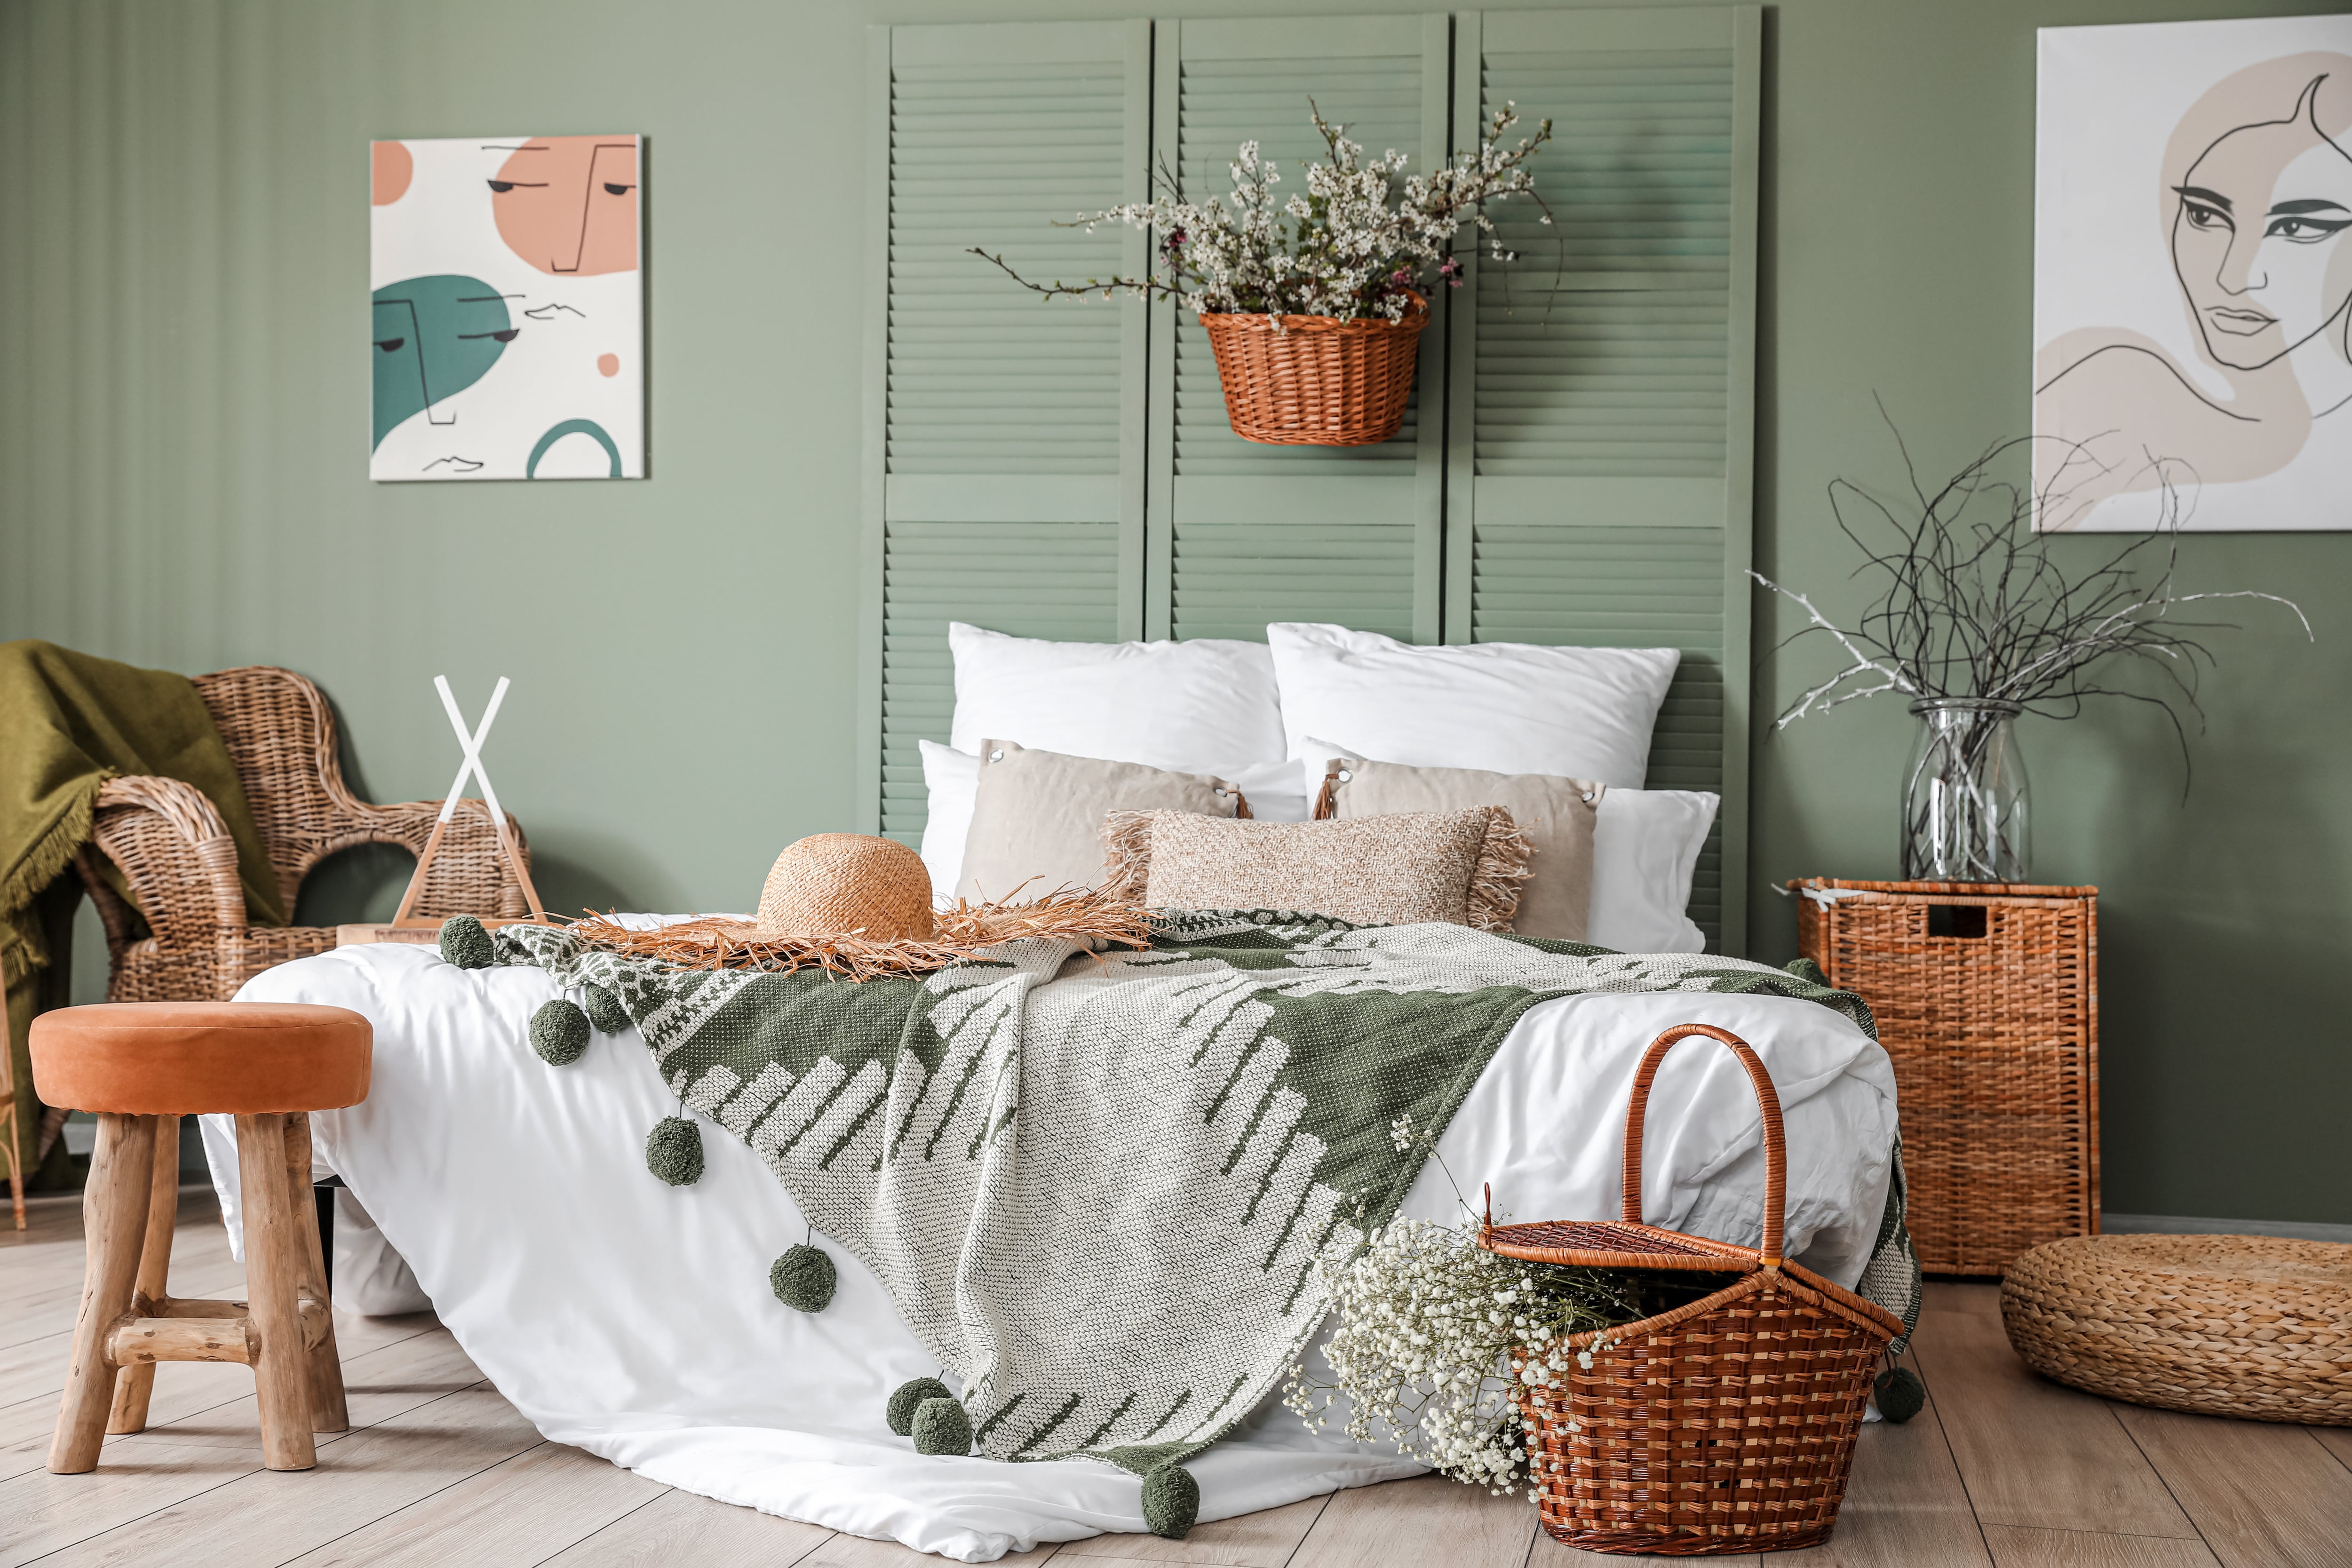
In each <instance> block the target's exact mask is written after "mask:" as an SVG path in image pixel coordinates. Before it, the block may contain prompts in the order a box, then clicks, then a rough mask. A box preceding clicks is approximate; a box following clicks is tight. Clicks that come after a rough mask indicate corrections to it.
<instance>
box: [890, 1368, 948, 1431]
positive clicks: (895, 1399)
mask: <svg viewBox="0 0 2352 1568" xmlns="http://www.w3.org/2000/svg"><path fill="white" fill-rule="evenodd" d="M954 1397H955V1395H954V1394H950V1393H949V1392H948V1385H947V1384H944V1383H941V1382H940V1380H939V1379H938V1378H936V1377H919V1378H916V1379H914V1380H913V1381H912V1382H910V1383H902V1384H899V1385H898V1390H897V1392H896V1393H894V1394H891V1395H890V1408H889V1410H888V1412H887V1416H886V1418H887V1420H888V1421H889V1423H890V1430H891V1431H893V1432H896V1433H897V1434H898V1436H901V1437H910V1436H914V1432H915V1411H916V1408H917V1407H918V1406H919V1405H921V1404H922V1403H923V1401H925V1400H926V1399H953V1398H954Z"/></svg>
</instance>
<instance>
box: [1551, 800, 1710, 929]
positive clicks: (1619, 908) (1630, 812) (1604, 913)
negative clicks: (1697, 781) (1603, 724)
mask: <svg viewBox="0 0 2352 1568" xmlns="http://www.w3.org/2000/svg"><path fill="white" fill-rule="evenodd" d="M1721 804H1722V797H1721V796H1719V795H1710V794H1708V793H1706V791H1704V790H1687V789H1612V790H1605V791H1603V792H1602V793H1601V805H1600V806H1599V808H1598V809H1597V811H1596V812H1595V814H1594V816H1593V819H1592V903H1591V912H1590V913H1588V914H1587V915H1586V916H1585V920H1584V940H1585V941H1587V942H1591V943H1593V944H1594V945H1595V946H1598V947H1613V948H1615V949H1616V950H1617V951H1618V952H1706V932H1704V931H1700V930H1699V929H1698V922H1697V921H1694V920H1692V919H1691V918H1690V916H1689V914H1688V913H1687V912H1686V911H1687V910H1689V908H1690V893H1691V875H1692V873H1693V872H1695V871H1696V870H1697V869H1698V856H1699V851H1700V850H1702V849H1704V848H1706V833H1707V829H1708V828H1709V827H1712V826H1714V825H1715V811H1716V807H1717V806H1718V805H1721Z"/></svg>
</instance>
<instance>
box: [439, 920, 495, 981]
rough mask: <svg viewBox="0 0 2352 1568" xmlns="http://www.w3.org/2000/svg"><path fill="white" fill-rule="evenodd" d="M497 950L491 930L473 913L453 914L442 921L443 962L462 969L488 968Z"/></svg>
mask: <svg viewBox="0 0 2352 1568" xmlns="http://www.w3.org/2000/svg"><path fill="white" fill-rule="evenodd" d="M495 952H497V949H496V947H495V946H494V945H493V944H492V942H491V941H490V933H489V931H488V930H487V929H485V928H484V926H483V924H482V922H481V921H479V920H478V919H476V918H475V917H474V916H472V915H451V916H450V917H449V918H448V919H447V920H446V921H442V922H441V962H442V963H454V964H456V965H457V967H458V968H460V969H488V967H489V966H490V959H491V957H492V955H493V954H494V953H495Z"/></svg>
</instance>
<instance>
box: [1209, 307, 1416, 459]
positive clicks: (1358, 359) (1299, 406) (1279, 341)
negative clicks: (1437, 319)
mask: <svg viewBox="0 0 2352 1568" xmlns="http://www.w3.org/2000/svg"><path fill="white" fill-rule="evenodd" d="M1427 325H1429V301H1428V300H1424V299H1423V298H1422V297H1421V296H1420V295H1418V294H1415V295H1413V296H1412V310H1409V311H1407V312H1406V314H1405V318H1404V320H1402V321H1380V320H1373V321H1341V320H1339V318H1338V317H1336V316H1285V317H1283V318H1282V327H1281V330H1280V331H1276V328H1275V324H1274V322H1273V321H1272V320H1271V319H1270V318H1268V317H1265V316H1262V315H1256V314H1252V313H1245V312H1242V311H1217V310H1203V311H1202V312H1201V326H1202V329H1203V330H1204V331H1207V332H1208V334H1209V346H1210V347H1211V348H1212V349H1213V350H1214V351H1215V352H1216V355H1217V379H1218V380H1219V381H1220V382H1221V383H1223V386H1224V389H1225V416H1226V417H1227V418H1229V419H1231V420H1232V421H1233V426H1234V435H1236V436H1239V437H1241V438H1242V439H1243V440H1244V441H1260V442H1265V443H1266V444H1268V445H1271V446H1278V447H1370V446H1374V445H1377V444H1378V443H1380V442H1382V441H1385V440H1387V439H1388V438H1389V437H1391V436H1393V435H1395V434H1396V433H1397V430H1398V428H1399V427H1400V426H1402V425H1403V424H1404V405H1405V400H1406V399H1407V398H1408V397H1410V396H1411V395H1412V371H1413V362H1414V356H1415V354H1416V353H1418V352H1419V345H1420V341H1421V330H1422V329H1423V327H1426V326H1427Z"/></svg>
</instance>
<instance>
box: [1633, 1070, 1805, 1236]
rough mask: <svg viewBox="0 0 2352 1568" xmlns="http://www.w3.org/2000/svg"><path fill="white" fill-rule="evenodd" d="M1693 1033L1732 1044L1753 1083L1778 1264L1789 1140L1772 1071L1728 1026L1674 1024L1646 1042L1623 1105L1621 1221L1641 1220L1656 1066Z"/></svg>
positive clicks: (1768, 1222)
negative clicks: (1646, 1127) (1645, 1133)
mask: <svg viewBox="0 0 2352 1568" xmlns="http://www.w3.org/2000/svg"><path fill="white" fill-rule="evenodd" d="M1694 1035H1704V1036H1706V1037H1707V1038H1708V1039H1710V1040H1717V1041H1720V1042H1721V1043H1722V1044H1724V1045H1727V1046H1728V1047H1731V1054H1732V1055H1733V1056H1735V1057H1738V1058H1739V1065H1740V1066H1741V1067H1744V1068H1747V1069H1748V1082H1749V1083H1751V1084H1753V1085H1755V1087H1756V1103H1757V1104H1758V1105H1759V1106H1761V1107H1762V1108H1763V1111H1764V1245H1763V1247H1761V1248H1760V1249H1759V1250H1760V1251H1761V1252H1762V1254H1763V1261H1764V1267H1765V1268H1780V1230H1781V1222H1782V1220H1783V1219H1784V1218H1785V1217H1786V1211H1787V1208H1788V1203H1789V1142H1788V1138H1787V1136H1786V1134H1784V1133H1783V1132H1782V1131H1781V1129H1780V1094H1779V1093H1778V1092H1777V1091H1775V1090H1774V1089H1773V1088H1772V1075H1771V1074H1770V1073H1769V1072H1767V1071H1765V1070H1764V1064H1763V1062H1762V1061H1761V1060H1759V1058H1757V1055H1756V1053H1755V1052H1754V1051H1753V1050H1751V1049H1750V1048H1749V1047H1748V1042H1747V1041H1746V1040H1743V1039H1741V1038H1740V1037H1738V1035H1735V1034H1733V1033H1732V1032H1731V1031H1730V1030H1728V1029H1718V1028H1717V1027H1716V1026H1714V1025H1712V1024H1677V1025H1675V1026H1674V1027H1673V1028H1671V1029H1668V1030H1667V1031H1666V1032H1665V1033H1664V1034H1663V1035H1660V1036H1659V1037H1657V1038H1656V1039H1654V1040H1653V1041H1651V1042H1650V1048H1649V1049H1648V1050H1647V1051H1645V1052H1643V1056H1642V1066H1641V1068H1640V1070H1638V1071H1637V1072H1635V1073H1634V1074H1633V1099H1632V1100H1631V1101H1629V1102H1628V1103H1627V1105H1626V1107H1625V1211H1624V1217H1625V1223H1626V1224H1628V1225H1639V1224H1641V1223H1642V1123H1643V1121H1644V1120H1646V1119H1647V1117H1648V1114H1649V1109H1650V1083H1651V1080H1653V1079H1655V1078H1656V1077H1657V1076H1658V1064H1659V1063H1660V1062H1662V1061H1664V1060H1665V1058H1666V1053H1667V1052H1668V1051H1670V1050H1672V1049H1674V1047H1675V1042H1676V1041H1678V1040H1687V1039H1689V1038H1690V1037H1692V1036H1694Z"/></svg>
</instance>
